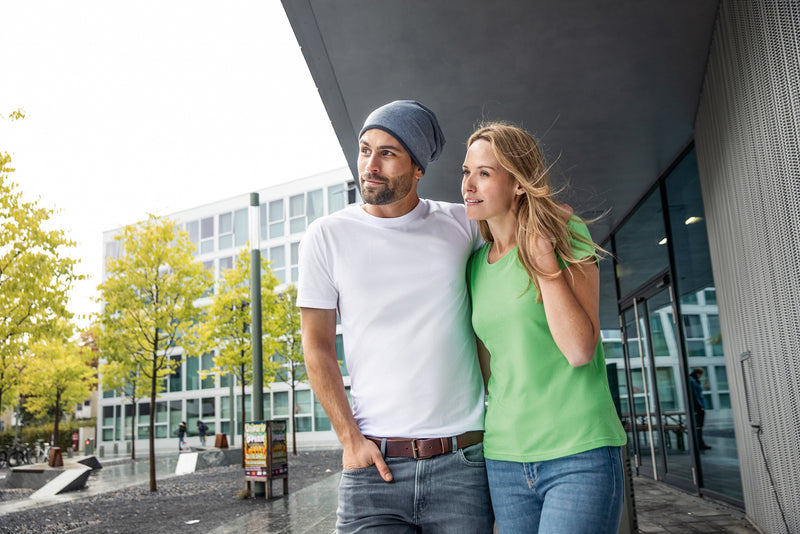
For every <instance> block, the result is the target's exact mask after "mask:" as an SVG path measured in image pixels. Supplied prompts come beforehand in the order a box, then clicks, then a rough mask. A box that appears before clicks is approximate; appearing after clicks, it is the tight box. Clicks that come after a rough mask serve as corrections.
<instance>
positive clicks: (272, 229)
mask: <svg viewBox="0 0 800 534" xmlns="http://www.w3.org/2000/svg"><path fill="white" fill-rule="evenodd" d="M283 219H284V215H283V199H278V200H273V201H271V202H270V203H269V237H270V239H272V238H275V237H282V236H283Z"/></svg>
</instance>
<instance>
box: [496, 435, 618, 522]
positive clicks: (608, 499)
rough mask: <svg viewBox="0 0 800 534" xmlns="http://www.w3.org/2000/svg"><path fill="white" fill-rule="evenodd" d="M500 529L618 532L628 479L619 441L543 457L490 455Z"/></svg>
mask: <svg viewBox="0 0 800 534" xmlns="http://www.w3.org/2000/svg"><path fill="white" fill-rule="evenodd" d="M486 471H487V473H488V476H489V487H490V488H491V492H492V505H493V506H494V513H495V518H496V520H497V527H498V530H499V531H500V532H501V533H506V532H509V533H516V532H533V533H535V532H546V533H547V534H566V533H570V534H580V533H587V534H604V533H609V534H616V532H617V530H618V529H619V523H620V517H621V515H622V495H623V492H624V479H623V476H624V474H623V470H622V456H621V450H620V448H619V447H600V448H598V449H592V450H590V451H586V452H581V453H578V454H573V455H571V456H565V457H564V458H557V459H555V460H547V461H544V462H531V463H520V462H503V461H497V460H489V459H487V460H486Z"/></svg>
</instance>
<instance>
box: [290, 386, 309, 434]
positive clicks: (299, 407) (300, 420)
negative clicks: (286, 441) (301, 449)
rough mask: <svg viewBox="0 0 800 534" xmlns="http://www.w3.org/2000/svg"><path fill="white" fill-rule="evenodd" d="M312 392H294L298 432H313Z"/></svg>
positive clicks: (295, 419) (295, 418)
mask: <svg viewBox="0 0 800 534" xmlns="http://www.w3.org/2000/svg"><path fill="white" fill-rule="evenodd" d="M311 415H312V414H311V391H310V390H307V389H306V390H303V391H295V392H294V423H295V429H296V430H297V431H298V432H311Z"/></svg>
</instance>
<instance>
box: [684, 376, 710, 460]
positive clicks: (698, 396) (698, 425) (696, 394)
mask: <svg viewBox="0 0 800 534" xmlns="http://www.w3.org/2000/svg"><path fill="white" fill-rule="evenodd" d="M703 374H705V372H704V371H703V369H701V368H700V367H696V368H694V369H693V370H692V372H691V373H689V385H690V386H691V388H692V410H693V411H694V427H695V430H696V431H697V446H698V447H699V448H700V449H701V450H708V449H710V448H711V446H710V445H707V444H706V442H705V440H703V425H704V424H705V422H706V399H705V398H704V397H703V385H702V384H701V383H700V379H701V378H703Z"/></svg>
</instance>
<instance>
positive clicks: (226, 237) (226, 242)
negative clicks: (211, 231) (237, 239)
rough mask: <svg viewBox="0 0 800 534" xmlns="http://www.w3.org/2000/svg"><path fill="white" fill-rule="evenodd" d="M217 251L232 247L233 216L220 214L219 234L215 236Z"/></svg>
mask: <svg viewBox="0 0 800 534" xmlns="http://www.w3.org/2000/svg"><path fill="white" fill-rule="evenodd" d="M217 247H218V250H225V249H228V248H231V247H233V215H231V214H230V213H222V214H220V216H219V234H218V235H217Z"/></svg>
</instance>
